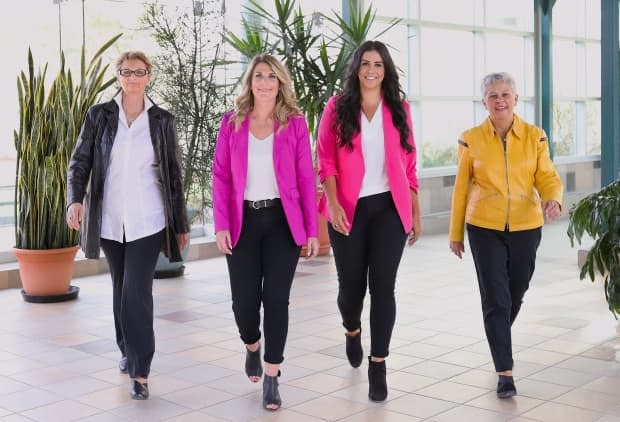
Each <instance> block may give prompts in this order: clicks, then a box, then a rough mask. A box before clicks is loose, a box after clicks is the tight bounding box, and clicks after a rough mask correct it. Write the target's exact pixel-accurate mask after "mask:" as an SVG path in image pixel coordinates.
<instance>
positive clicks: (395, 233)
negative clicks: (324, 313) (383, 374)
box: [329, 192, 407, 357]
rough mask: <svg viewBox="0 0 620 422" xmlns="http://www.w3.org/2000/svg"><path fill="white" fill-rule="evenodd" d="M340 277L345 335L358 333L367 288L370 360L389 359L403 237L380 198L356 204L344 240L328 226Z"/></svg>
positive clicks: (390, 205) (387, 201)
mask: <svg viewBox="0 0 620 422" xmlns="http://www.w3.org/2000/svg"><path fill="white" fill-rule="evenodd" d="M329 237H330V240H331V244H332V249H333V251H334V258H335V261H336V270H337V271H338V308H339V309H340V315H341V316H342V324H343V325H344V328H345V329H346V330H347V331H354V330H357V329H358V328H360V327H361V324H362V323H361V315H362V307H363V305H364V296H365V295H366V288H367V287H368V290H369V292H370V354H371V355H372V356H375V357H387V356H388V354H389V349H390V340H391V338H392V330H393V329H394V321H395V320H396V299H395V298H394V286H395V284H396V273H397V272H398V266H399V264H400V259H401V257H402V255H403V250H404V248H405V241H406V239H407V233H405V232H404V230H403V225H402V222H401V220H400V217H399V216H398V212H397V211H396V208H395V207H394V201H393V200H392V194H391V193H390V192H384V193H380V194H377V195H371V196H365V197H363V198H360V199H359V200H358V201H357V207H356V208H355V216H354V220H353V227H352V228H351V231H350V233H349V236H344V235H342V234H340V233H338V232H337V231H335V230H334V229H333V228H332V227H331V225H330V226H329Z"/></svg>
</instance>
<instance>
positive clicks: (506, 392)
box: [497, 375, 517, 399]
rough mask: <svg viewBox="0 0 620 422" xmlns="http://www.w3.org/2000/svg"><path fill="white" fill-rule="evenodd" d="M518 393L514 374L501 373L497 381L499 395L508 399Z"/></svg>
mask: <svg viewBox="0 0 620 422" xmlns="http://www.w3.org/2000/svg"><path fill="white" fill-rule="evenodd" d="M516 395H517V387H515V381H514V379H513V378H512V376H508V375H500V376H499V380H498V381H497V397H499V398H500V399H507V398H509V397H514V396H516Z"/></svg>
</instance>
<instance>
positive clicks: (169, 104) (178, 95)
mask: <svg viewBox="0 0 620 422" xmlns="http://www.w3.org/2000/svg"><path fill="white" fill-rule="evenodd" d="M223 14H224V9H223V2H222V1H221V0H203V1H187V2H185V3H181V4H180V5H179V6H177V7H176V8H175V9H173V10H171V9H169V8H167V7H165V6H164V5H163V4H162V2H160V1H158V0H155V1H151V2H150V3H147V4H146V10H145V12H144V15H143V16H142V23H143V24H145V25H146V26H147V28H148V29H149V30H150V31H151V32H152V34H153V37H154V39H155V41H156V42H157V44H158V45H159V47H160V49H161V50H160V53H159V54H158V55H156V56H155V57H154V58H153V62H154V65H155V67H156V69H157V72H156V74H155V75H154V80H153V82H152V87H151V89H152V92H153V93H154V94H155V96H156V97H157V98H158V99H160V100H161V101H162V102H163V103H164V104H165V107H166V108H167V109H168V110H169V111H170V112H171V113H172V114H174V115H175V117H176V122H177V131H178V136H179V144H180V148H181V154H182V157H181V158H182V163H183V184H184V186H183V191H184V194H185V200H186V202H187V203H188V205H189V206H190V207H191V208H196V209H197V210H198V214H200V215H203V213H204V210H205V207H208V206H210V205H211V164H212V161H213V154H214V152H215V141H216V138H217V133H218V130H219V125H220V120H221V117H222V114H223V113H224V111H226V106H227V98H228V95H227V84H226V82H225V81H224V82H220V81H221V80H222V79H223V78H222V76H223V74H224V65H225V64H226V62H225V61H224V60H223V57H224V53H223V47H222V44H223V40H222V38H221V36H220V35H218V34H221V33H222V32H223V24H224V16H223Z"/></svg>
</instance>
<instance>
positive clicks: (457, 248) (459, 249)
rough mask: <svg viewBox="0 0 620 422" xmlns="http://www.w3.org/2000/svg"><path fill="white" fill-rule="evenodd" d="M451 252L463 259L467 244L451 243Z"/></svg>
mask: <svg viewBox="0 0 620 422" xmlns="http://www.w3.org/2000/svg"><path fill="white" fill-rule="evenodd" d="M450 250H451V251H452V253H453V254H454V255H456V256H458V257H459V258H460V259H463V252H465V244H464V243H463V242H450Z"/></svg>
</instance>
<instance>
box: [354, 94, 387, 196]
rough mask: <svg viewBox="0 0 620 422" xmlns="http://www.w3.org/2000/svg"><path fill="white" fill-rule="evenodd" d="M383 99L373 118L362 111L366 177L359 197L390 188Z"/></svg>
mask: <svg viewBox="0 0 620 422" xmlns="http://www.w3.org/2000/svg"><path fill="white" fill-rule="evenodd" d="M381 103H382V102H381V101H380V102H379V105H378V106H377V111H375V115H374V116H372V119H371V120H370V121H368V119H367V118H366V115H365V114H364V113H363V112H362V111H360V114H361V116H360V118H361V121H362V129H361V132H362V155H363V156H364V168H365V172H364V179H362V188H361V190H360V194H359V197H360V198H362V197H364V196H370V195H375V194H378V193H383V192H387V191H389V190H390V184H389V182H388V178H387V173H386V170H385V142H384V136H383V111H382V110H381Z"/></svg>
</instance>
